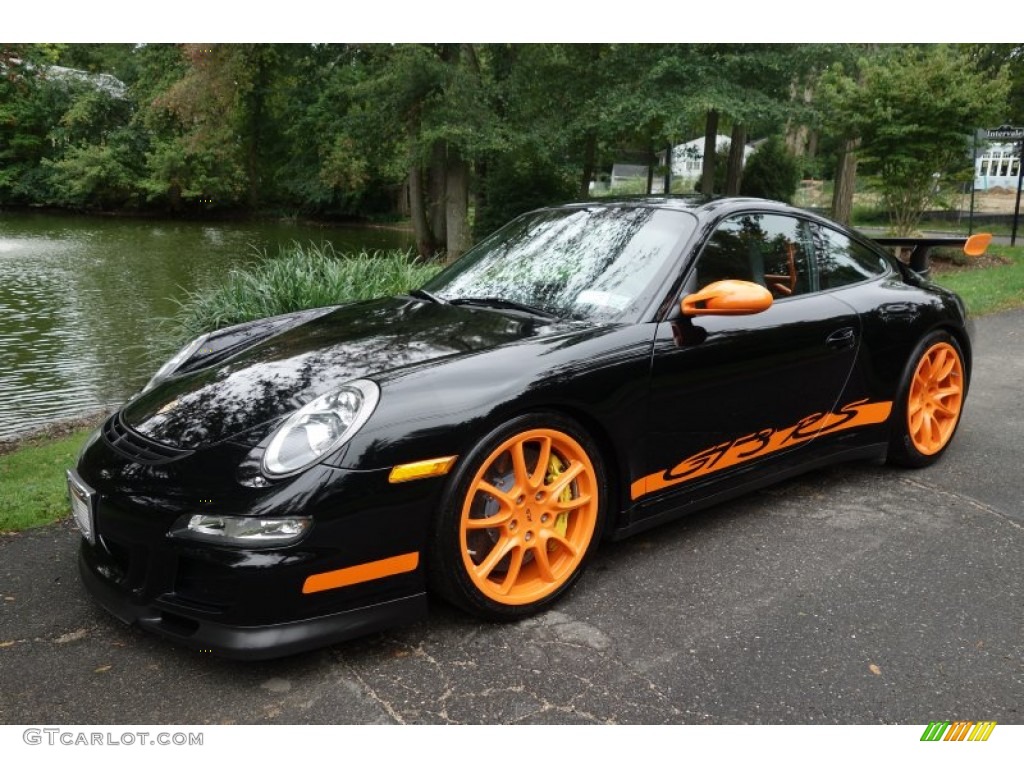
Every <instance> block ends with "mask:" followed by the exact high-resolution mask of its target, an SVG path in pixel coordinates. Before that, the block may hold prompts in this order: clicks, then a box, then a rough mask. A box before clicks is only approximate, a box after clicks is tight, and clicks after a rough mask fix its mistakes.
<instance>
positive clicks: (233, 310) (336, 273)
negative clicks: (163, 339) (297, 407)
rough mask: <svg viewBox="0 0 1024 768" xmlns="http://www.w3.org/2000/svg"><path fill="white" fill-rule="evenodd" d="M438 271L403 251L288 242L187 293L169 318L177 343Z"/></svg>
mask: <svg viewBox="0 0 1024 768" xmlns="http://www.w3.org/2000/svg"><path fill="white" fill-rule="evenodd" d="M440 269H441V265H440V264H437V263H434V262H423V261H419V260H417V259H416V258H415V256H414V255H413V254H412V253H411V252H409V251H375V252H373V253H369V252H366V251H362V252H360V253H337V252H336V251H335V250H334V247H333V246H332V245H331V244H330V243H326V244H321V245H316V244H312V243H311V244H309V245H301V244H298V243H296V244H294V245H292V246H291V247H290V248H289V249H287V250H286V251H284V252H282V253H281V255H279V256H278V257H276V258H271V259H268V260H266V261H264V262H262V263H260V264H258V265H256V266H255V267H252V268H250V269H244V270H242V269H236V270H232V271H231V273H230V274H229V275H228V277H227V279H226V280H225V281H224V282H223V283H221V284H219V285H215V286H212V287H209V288H206V289H202V290H199V291H195V292H193V293H190V294H188V295H187V296H186V297H185V299H184V300H183V301H181V303H180V309H179V312H178V314H177V316H176V317H175V319H174V320H175V324H176V325H177V329H176V331H175V335H176V336H179V337H180V338H182V339H183V340H188V339H192V338H195V337H196V336H198V335H200V334H201V333H205V332H206V331H211V330H214V329H216V328H223V327H225V326H228V325H234V324H235V323H243V322H245V321H247V320H255V319H257V318H261V317H270V316H272V315H281V314H284V313H286V312H295V311H298V310H300V309H310V308H312V307H326V306H330V305H332V304H342V303H345V302H350V301H360V300H362V299H373V298H377V297H378V296H391V295H395V294H399V293H403V292H405V291H408V290H410V289H412V288H417V287H419V286H420V285H422V284H423V283H425V282H426V281H427V280H429V279H430V278H431V277H433V276H434V275H435V274H437V272H438V271H439V270H440Z"/></svg>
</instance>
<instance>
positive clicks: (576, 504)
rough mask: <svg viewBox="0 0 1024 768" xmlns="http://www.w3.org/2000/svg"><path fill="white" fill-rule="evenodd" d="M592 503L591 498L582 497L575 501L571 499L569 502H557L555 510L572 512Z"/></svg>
mask: <svg viewBox="0 0 1024 768" xmlns="http://www.w3.org/2000/svg"><path fill="white" fill-rule="evenodd" d="M589 503H590V496H580V497H578V498H575V499H569V500H568V501H558V500H557V499H556V500H555V509H556V510H558V511H559V512H572V511H573V510H574V509H579V508H580V507H582V506H583V505H584V504H589Z"/></svg>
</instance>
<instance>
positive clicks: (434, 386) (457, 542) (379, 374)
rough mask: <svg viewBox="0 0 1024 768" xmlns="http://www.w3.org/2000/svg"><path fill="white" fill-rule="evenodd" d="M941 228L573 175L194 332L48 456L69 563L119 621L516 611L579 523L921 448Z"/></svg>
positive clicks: (956, 405)
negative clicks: (459, 239)
mask: <svg viewBox="0 0 1024 768" xmlns="http://www.w3.org/2000/svg"><path fill="white" fill-rule="evenodd" d="M949 242H953V241H952V240H946V241H907V242H901V243H900V244H903V245H913V246H916V251H915V254H914V256H913V257H912V264H911V265H907V264H904V263H903V262H902V261H900V260H898V259H897V258H895V257H894V256H892V255H891V254H890V253H889V252H888V251H887V250H885V249H884V248H883V247H881V246H880V245H879V243H878V242H873V241H870V240H867V239H865V238H864V237H862V236H860V235H859V234H857V233H856V232H853V231H851V230H848V229H845V228H843V227H840V226H838V225H836V224H835V223H833V222H831V221H828V220H826V219H823V218H821V217H818V216H815V215H813V214H810V213H807V212H805V211H802V210H798V209H794V208H791V207H788V206H785V205H781V204H776V203H771V202H766V201H763V200H753V199H720V200H707V199H676V198H658V199H642V200H631V201H615V202H587V203H581V204H575V205H567V206H562V207H553V208H546V209H543V210H539V211H535V212H533V213H530V214H526V215H524V216H521V217H519V218H518V219H516V220H514V221H513V222H511V223H510V224H508V225H507V226H505V227H504V228H502V229H501V230H499V231H498V232H496V233H495V234H494V235H492V236H490V237H488V238H487V239H486V240H484V241H483V242H481V243H480V244H479V245H477V246H476V247H474V248H473V249H472V250H471V251H470V252H468V253H467V254H466V255H465V256H464V257H463V258H461V259H460V260H459V261H458V262H456V263H455V264H454V265H452V266H451V267H449V268H448V269H446V270H445V271H443V272H442V273H440V275H438V276H437V277H436V278H434V279H433V280H431V281H430V282H429V283H428V284H426V285H425V286H423V288H422V289H420V290H416V291H413V292H412V293H411V294H409V295H405V296H397V297H394V298H385V299H379V300H374V301H368V302H362V303H357V304H349V305H344V306H336V307H329V308H323V309H316V310H311V311H307V312H298V313H295V314H291V315H286V316H281V317H274V318H269V319H266V320H260V321H257V322H252V323H247V324H244V325H240V326H235V327H232V328H225V329H223V330H219V331H216V332H214V333H211V334H208V335H206V336H203V337H201V338H199V339H196V340H195V341H193V342H192V343H191V344H189V345H188V346H187V347H185V348H184V349H183V350H181V352H180V353H178V354H177V355H176V356H175V357H174V358H173V359H172V360H170V361H169V362H168V363H167V364H166V365H165V366H164V367H163V368H161V369H160V371H159V372H158V373H157V374H156V376H155V377H154V378H153V380H152V381H151V382H150V383H149V384H148V385H147V387H146V388H145V389H144V390H143V391H142V392H141V393H140V394H139V395H138V396H136V397H135V398H133V399H132V400H131V401H130V402H129V403H128V404H127V405H125V406H124V407H123V408H122V409H121V410H119V411H118V412H117V413H115V414H114V415H113V416H111V417H110V418H109V419H108V420H107V421H106V423H105V424H103V426H102V428H101V429H99V430H98V431H97V432H96V433H95V434H94V435H93V436H92V437H91V438H90V439H89V440H88V441H87V443H86V445H85V446H84V448H83V449H82V453H81V455H80V458H79V461H78V466H77V469H76V470H72V471H69V473H68V484H69V490H70V495H71V501H72V508H73V512H74V516H75V519H76V520H77V521H78V523H79V525H80V527H81V529H82V533H83V537H84V540H83V541H82V544H81V554H80V561H79V562H80V571H81V575H82V578H83V579H84V582H85V584H86V585H87V586H88V588H89V590H90V591H91V592H92V593H93V594H94V595H95V596H96V598H97V599H98V600H99V602H100V603H101V604H102V605H103V606H104V607H106V608H107V609H108V610H109V611H111V612H112V613H113V614H115V615H116V616H118V617H119V618H121V619H123V620H124V621H126V622H135V623H138V624H140V625H141V626H143V627H145V628H147V629H149V630H152V631H154V632H158V633H160V634H161V635H164V636H166V637H169V638H173V639H175V640H180V641H182V642H185V643H187V644H189V645H191V646H193V647H196V648H200V649H208V650H213V651H214V652H219V653H223V654H225V655H232V656H238V657H246V658H266V657H272V656H280V655H285V654H289V653H294V652H297V651H301V650H304V649H308V648H313V647H316V646H320V645H324V644H327V643H331V642H335V641H338V640H342V639H345V638H351V637H353V636H356V635H359V634H363V633H366V632H370V631H374V630H379V629H382V628H386V627H389V626H393V625H396V624H399V623H404V622H409V621H413V620H416V619H418V618H420V617H422V616H423V615H424V613H425V610H426V606H427V593H428V591H430V592H432V593H434V594H436V595H439V596H442V597H444V598H446V599H447V600H449V601H451V602H452V603H454V604H455V605H457V606H460V607H462V608H464V609H465V610H467V611H470V612H472V613H474V614H477V615H479V616H481V617H484V618H487V619H515V618H519V617H523V616H526V615H529V614H531V613H534V612H536V611H538V610H540V609H542V608H544V607H546V606H548V605H549V604H551V603H552V602H553V601H555V600H556V599H558V598H560V597H561V596H562V595H563V594H564V593H565V592H566V591H567V590H568V589H569V588H570V587H571V586H572V585H573V583H574V582H575V581H576V580H577V579H578V578H579V576H580V574H581V573H582V571H583V568H584V566H585V565H586V563H587V559H588V557H589V556H590V555H591V554H592V553H593V551H594V549H595V548H596V546H597V544H598V542H599V541H600V540H602V539H617V538H621V537H623V536H627V535H629V534H631V533H634V532H636V531H640V530H643V529H646V528H649V527H651V526H653V525H655V524H658V523H661V522H664V521H666V520H671V519H674V518H676V517H678V516H680V515H682V514H686V513H688V512H693V511H695V510H698V509H702V508H704V507H707V506H708V505H710V504H714V503H718V502H721V501H724V500H726V499H728V498H731V497H734V496H736V495H738V494H741V493H744V492H747V491H750V490H751V489H753V488H757V487H760V486H763V485H765V484H767V483H771V482H775V481H778V480H780V479H782V478H786V477H790V476H792V475H795V474H797V473H800V472H805V471H807V470H809V469H812V468H815V467H820V466H822V465H825V464H830V463H833V462H838V461H844V460H848V459H876V460H881V459H887V460H889V461H890V462H892V463H895V464H902V465H908V466H923V465H925V464H929V463H931V462H933V461H935V460H936V459H937V458H938V457H939V456H940V455H941V454H942V452H943V451H944V450H945V449H946V447H947V446H948V445H949V442H950V440H951V439H952V436H953V433H954V432H955V430H956V427H957V423H958V421H959V418H960V413H961V409H962V407H963V402H964V398H965V396H966V394H967V386H968V380H969V376H970V367H971V348H970V335H969V332H968V322H967V318H966V314H965V310H964V305H963V303H962V302H961V301H960V299H959V298H958V297H957V296H955V295H954V294H952V293H950V292H949V291H946V290H943V289H942V288H939V287H937V286H935V285H933V284H931V283H929V282H928V281H927V280H926V279H925V278H923V277H922V276H921V274H920V272H922V271H924V270H925V268H926V264H927V262H926V259H927V257H926V255H925V254H924V250H925V247H926V246H928V245H934V244H941V243H947V244H948V243H949ZM957 242H959V243H960V244H963V243H964V241H963V240H960V241H957ZM979 249H980V250H984V246H983V245H982V246H980V248H979V246H978V244H977V242H976V241H974V240H972V241H971V242H970V243H969V245H968V247H967V248H966V249H965V250H968V251H972V252H973V251H977V250H979Z"/></svg>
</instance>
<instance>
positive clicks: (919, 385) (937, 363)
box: [907, 342, 964, 456]
mask: <svg viewBox="0 0 1024 768" xmlns="http://www.w3.org/2000/svg"><path fill="white" fill-rule="evenodd" d="M963 400H964V389H963V363H962V362H961V361H960V355H959V353H958V352H957V351H956V349H955V348H954V347H953V346H952V345H950V344H948V343H946V342H940V343H938V344H935V345H933V346H931V347H929V348H928V350H927V351H926V352H925V353H924V355H923V356H922V357H921V360H920V362H918V364H917V369H916V370H915V371H914V376H913V379H912V384H911V387H910V392H909V393H908V395H907V427H908V430H909V433H910V439H911V441H912V442H913V444H914V447H915V448H916V449H917V450H918V451H919V452H920V453H923V454H925V455H927V456H931V455H933V454H936V453H938V452H939V451H941V450H942V449H943V448H945V447H946V444H947V443H949V440H950V438H951V437H952V436H953V431H954V430H955V429H956V425H957V421H959V419H960V412H961V410H962V408H963Z"/></svg>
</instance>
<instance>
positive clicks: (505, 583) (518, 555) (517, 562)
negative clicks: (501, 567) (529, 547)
mask: <svg viewBox="0 0 1024 768" xmlns="http://www.w3.org/2000/svg"><path fill="white" fill-rule="evenodd" d="M525 557H526V553H524V552H523V548H522V547H516V548H515V549H513V550H512V557H511V559H510V561H509V564H508V573H507V574H505V578H504V579H502V581H501V584H500V585H499V587H498V591H499V592H501V594H503V595H507V594H508V591H509V590H510V589H512V587H513V586H514V585H515V583H516V579H517V578H519V571H520V570H521V569H522V567H523V559H524V558H525Z"/></svg>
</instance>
